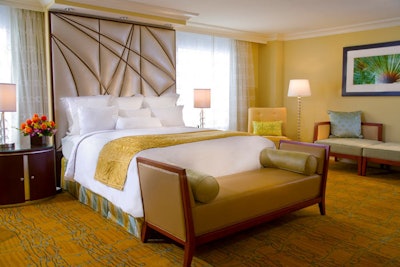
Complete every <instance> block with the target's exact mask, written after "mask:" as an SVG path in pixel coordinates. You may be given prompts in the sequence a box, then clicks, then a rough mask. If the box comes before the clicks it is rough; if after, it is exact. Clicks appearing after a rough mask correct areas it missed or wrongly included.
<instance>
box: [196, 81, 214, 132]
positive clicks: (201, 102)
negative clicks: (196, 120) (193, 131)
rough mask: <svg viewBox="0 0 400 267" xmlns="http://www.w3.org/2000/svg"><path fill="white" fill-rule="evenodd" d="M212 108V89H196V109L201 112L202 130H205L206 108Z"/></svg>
mask: <svg viewBox="0 0 400 267" xmlns="http://www.w3.org/2000/svg"><path fill="white" fill-rule="evenodd" d="M210 106H211V89H194V107H195V108H201V110H200V128H204V111H203V109H204V108H210Z"/></svg>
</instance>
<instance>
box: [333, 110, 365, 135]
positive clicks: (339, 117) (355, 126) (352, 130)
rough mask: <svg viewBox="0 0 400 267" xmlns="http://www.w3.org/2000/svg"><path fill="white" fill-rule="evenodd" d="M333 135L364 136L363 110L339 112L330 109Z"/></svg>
mask: <svg viewBox="0 0 400 267" xmlns="http://www.w3.org/2000/svg"><path fill="white" fill-rule="evenodd" d="M328 114H329V120H330V122H331V137H352V138H363V136H362V134H361V111H353V112H338V111H331V110H328Z"/></svg>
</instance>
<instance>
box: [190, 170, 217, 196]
mask: <svg viewBox="0 0 400 267" xmlns="http://www.w3.org/2000/svg"><path fill="white" fill-rule="evenodd" d="M186 177H187V179H188V181H189V185H190V188H191V189H192V194H193V197H194V199H195V200H196V201H198V202H202V203H208V202H210V201H212V200H214V198H216V197H217V195H218V192H219V184H218V182H217V180H216V179H215V178H214V177H213V176H211V175H208V174H205V173H201V172H198V171H194V170H190V169H186Z"/></svg>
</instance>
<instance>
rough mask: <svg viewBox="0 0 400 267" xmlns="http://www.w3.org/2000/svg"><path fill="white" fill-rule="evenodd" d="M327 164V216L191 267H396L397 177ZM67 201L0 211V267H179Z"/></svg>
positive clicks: (222, 248)
mask: <svg viewBox="0 0 400 267" xmlns="http://www.w3.org/2000/svg"><path fill="white" fill-rule="evenodd" d="M356 173H357V172H356V166H355V165H352V164H344V163H334V162H331V165H330V170H329V175H328V187H327V215H325V216H321V215H319V211H318V207H317V206H312V207H309V208H306V209H304V210H301V211H298V212H295V213H293V214H290V215H287V216H284V217H282V218H280V219H277V220H275V221H273V222H270V223H267V224H264V225H262V226H259V227H255V228H253V229H250V230H247V231H244V232H241V233H238V234H236V235H234V236H230V237H227V238H224V239H222V240H218V241H215V242H212V243H209V244H206V245H203V246H201V247H199V249H198V250H197V251H196V253H195V256H196V258H195V259H194V262H193V266H230V267H234V266H251V267H253V266H400V172H395V171H387V170H381V169H379V168H376V169H372V168H369V169H368V173H367V175H368V176H367V177H361V176H357V175H356ZM182 258H183V250H182V249H181V248H180V247H178V246H176V245H174V244H170V243H149V244H143V243H141V242H140V241H139V240H137V239H136V238H135V237H133V236H132V235H130V234H128V233H126V232H125V231H124V230H123V229H122V228H121V227H119V226H117V225H115V224H114V223H112V222H110V221H108V220H106V219H104V218H102V217H101V216H100V215H99V214H97V213H95V212H93V211H92V210H91V209H90V208H88V207H86V206H85V205H82V204H80V203H79V202H78V201H76V200H75V199H73V198H72V197H71V196H70V195H69V194H67V193H63V194H59V195H57V196H56V197H55V198H53V199H51V200H48V201H44V202H41V203H38V204H35V205H29V206H22V207H15V208H4V209H0V266H181V265H182Z"/></svg>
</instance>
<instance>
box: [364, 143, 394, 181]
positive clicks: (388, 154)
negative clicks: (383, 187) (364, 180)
mask: <svg viewBox="0 0 400 267" xmlns="http://www.w3.org/2000/svg"><path fill="white" fill-rule="evenodd" d="M362 156H363V162H362V175H364V176H365V175H366V172H367V164H368V162H374V163H379V164H385V165H393V166H400V143H393V142H387V143H380V144H375V145H372V146H368V147H365V148H364V149H363V152H362Z"/></svg>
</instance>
